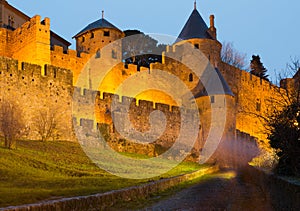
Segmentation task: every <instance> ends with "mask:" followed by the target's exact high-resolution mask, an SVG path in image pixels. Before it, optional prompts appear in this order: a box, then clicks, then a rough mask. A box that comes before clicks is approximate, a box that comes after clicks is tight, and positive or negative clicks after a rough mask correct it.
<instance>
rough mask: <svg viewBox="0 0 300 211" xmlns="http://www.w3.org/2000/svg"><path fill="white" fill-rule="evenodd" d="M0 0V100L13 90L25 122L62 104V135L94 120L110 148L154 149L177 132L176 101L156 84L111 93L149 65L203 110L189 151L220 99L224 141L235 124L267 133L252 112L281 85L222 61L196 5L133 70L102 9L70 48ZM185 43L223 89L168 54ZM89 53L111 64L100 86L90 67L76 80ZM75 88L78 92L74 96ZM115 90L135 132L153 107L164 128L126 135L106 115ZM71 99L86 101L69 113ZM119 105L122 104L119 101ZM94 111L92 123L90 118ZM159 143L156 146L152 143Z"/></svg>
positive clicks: (145, 125) (45, 23)
mask: <svg viewBox="0 0 300 211" xmlns="http://www.w3.org/2000/svg"><path fill="white" fill-rule="evenodd" d="M0 4H1V14H0V18H1V19H0V23H1V28H0V40H1V42H0V55H1V58H0V63H1V64H0V68H1V69H0V85H1V91H0V100H3V99H5V98H9V97H11V98H13V99H15V100H16V101H17V103H18V104H20V105H22V107H23V110H24V117H25V118H26V120H27V124H28V128H30V127H31V124H32V121H33V118H32V117H33V116H34V114H35V113H36V112H38V111H39V110H40V109H43V108H56V107H60V108H61V109H62V111H63V112H62V116H63V119H64V120H65V125H66V127H67V130H65V131H67V132H65V133H64V134H63V136H62V137H61V138H63V139H72V138H71V137H72V135H71V134H72V132H71V131H72V127H73V126H72V122H74V123H75V125H80V126H84V127H88V128H91V130H92V129H93V128H95V127H96V126H98V128H99V127H101V128H102V131H104V132H105V133H109V134H110V136H111V137H112V138H110V139H111V140H110V141H111V145H112V146H113V148H115V149H117V150H119V151H129V152H138V153H148V154H151V153H152V154H151V155H155V153H159V151H160V150H161V151H163V150H164V148H167V147H169V146H170V145H171V144H172V143H173V142H174V139H176V136H178V133H179V132H178V131H179V128H180V109H179V107H180V106H181V105H180V104H178V103H176V102H174V100H172V98H170V96H168V95H166V94H164V93H161V92H159V91H156V92H155V91H153V92H152V93H149V92H144V93H141V94H139V95H138V96H136V95H135V96H121V95H114V94H116V91H117V88H118V87H119V85H120V84H122V83H123V82H124V81H125V80H126V79H127V78H129V77H130V76H132V75H134V74H142V73H143V72H146V73H149V74H151V72H153V71H154V70H163V71H165V72H167V73H170V74H173V75H175V76H177V77H178V78H179V79H180V80H181V81H182V82H183V83H184V84H185V85H186V86H187V87H188V88H189V90H191V92H192V93H193V94H194V97H195V101H196V103H197V106H198V108H199V113H200V116H201V127H200V128H199V135H198V138H197V141H196V143H195V146H194V152H195V154H197V153H199V151H200V150H201V147H202V145H203V143H204V142H205V139H206V138H207V136H208V132H209V130H210V128H209V127H210V122H211V111H212V109H216V110H217V109H218V108H219V107H220V105H221V104H222V105H224V104H226V106H225V107H226V109H227V110H226V125H225V133H224V135H223V139H224V140H231V139H235V138H236V131H239V132H242V133H246V134H249V135H250V136H253V137H256V138H257V139H259V140H265V139H266V135H265V134H264V128H263V125H262V122H260V120H259V119H258V118H255V115H260V114H263V113H264V112H266V111H267V109H268V104H267V103H268V100H269V99H271V98H274V97H276V96H277V95H278V90H280V89H282V88H286V86H285V87H282V88H280V87H277V86H275V85H273V84H271V83H270V82H268V81H265V80H262V79H260V78H258V77H256V76H254V75H251V74H250V73H248V72H246V71H244V70H240V69H237V68H235V67H233V66H231V65H229V64H226V63H224V62H222V60H221V49H222V45H221V43H220V42H219V41H218V40H217V30H216V28H215V20H214V16H213V15H212V16H210V26H209V27H208V26H207V25H206V23H205V21H204V20H203V19H202V17H201V15H200V14H199V12H198V10H197V8H196V5H195V8H194V10H193V11H192V14H191V15H190V17H189V19H188V21H187V22H186V24H185V26H184V27H183V29H182V31H181V33H180V35H179V36H178V39H177V40H176V42H175V43H174V44H173V45H172V46H167V48H166V50H165V52H163V54H162V62H161V63H152V64H151V65H150V68H144V67H142V68H140V69H138V67H137V66H136V65H132V64H129V65H125V64H124V63H122V62H120V61H122V50H121V43H120V42H118V40H119V39H121V38H124V37H125V34H124V32H123V31H122V30H120V29H119V28H117V27H116V26H114V25H113V24H111V23H110V22H109V21H107V20H106V19H105V18H104V15H102V18H100V19H99V20H97V21H95V22H93V23H91V24H89V25H87V26H86V27H85V28H84V29H83V30H81V31H80V32H78V33H77V34H75V36H74V37H73V38H75V39H76V50H71V49H69V48H68V47H69V46H70V43H69V42H68V41H66V40H65V39H64V38H62V37H60V36H59V35H57V34H56V33H54V32H52V31H51V28H50V19H49V18H45V19H41V17H40V16H34V17H32V18H29V17H28V16H27V15H25V14H24V13H22V12H20V11H19V10H17V9H16V8H14V7H12V6H11V5H9V4H8V3H7V1H5V0H1V1H0ZM111 43H113V44H112V45H111V47H110V48H109V52H108V53H107V52H104V51H107V49H105V46H107V45H109V44H111ZM186 43H189V44H191V45H192V46H193V47H194V49H199V50H200V51H201V52H203V54H204V55H205V56H206V58H207V60H208V61H210V64H212V66H213V68H214V70H215V71H216V73H217V74H218V77H219V79H220V81H221V83H222V86H223V88H224V92H225V93H224V94H223V96H220V94H218V93H215V94H214V93H212V94H210V95H208V94H205V93H204V92H203V90H202V89H200V88H199V78H198V77H197V76H196V75H195V74H194V73H193V72H192V71H191V70H190V68H188V67H187V66H185V65H183V64H182V63H181V61H174V60H173V59H170V58H172V57H174V54H176V53H178V52H180V51H181V50H182V49H181V48H182V46H183V45H184V44H186ZM95 57H96V58H97V59H98V60H97V61H102V62H103V63H104V64H107V65H108V66H110V65H111V66H112V67H113V68H112V69H111V70H110V72H109V73H108V74H107V75H106V76H105V79H104V83H102V84H101V86H100V87H99V84H97V83H94V79H95V78H96V77H97V76H95V75H92V73H91V74H88V76H87V77H88V78H87V80H85V81H79V78H80V74H81V73H82V71H84V70H87V69H88V67H87V65H89V64H90V62H91V58H95ZM290 80H292V79H290ZM147 83H149V84H151V83H155V79H151V78H149V80H148V82H147ZM77 84H80V87H77ZM73 94H74V95H75V96H77V97H76V100H75V101H74V102H73V101H72V98H73ZM114 97H117V98H118V101H119V102H123V101H128V100H130V101H131V104H130V105H131V106H130V108H131V109H130V112H129V116H130V120H131V121H132V124H133V125H134V126H135V127H136V128H137V129H138V130H139V131H141V132H145V131H147V130H149V115H150V113H151V112H152V111H154V110H160V111H162V112H163V113H165V115H166V118H167V124H168V128H167V130H166V131H165V132H164V134H163V135H162V136H161V137H160V138H159V140H157V141H156V142H155V143H154V144H150V145H147V146H142V147H137V146H136V145H134V144H131V143H130V142H126V141H125V140H123V139H122V137H120V136H119V134H118V133H117V132H116V131H115V129H114V126H113V124H112V122H113V121H112V117H111V116H112V115H121V114H118V111H117V110H115V111H113V110H112V109H111V101H112V98H114ZM72 103H74V104H75V105H73V106H75V107H76V106H78V105H80V106H81V107H83V108H85V107H86V110H85V111H84V112H81V113H80V115H79V114H78V116H72ZM90 104H93V105H94V104H95V108H94V111H91V109H90V108H89V105H90ZM117 108H119V109H121V110H122V106H121V105H120V106H119V107H118V106H117ZM92 110H93V109H92ZM94 112H95V115H96V120H97V121H96V122H93V121H91V120H90V119H92V117H91V114H93V113H94ZM186 112H189V111H186ZM124 118H125V117H124ZM121 119H122V118H121ZM29 138H32V139H35V138H36V135H35V134H34V133H30V135H29ZM125 142H126V143H125ZM141 145H143V144H141ZM158 146H159V147H161V148H160V149H158V148H159V147H158Z"/></svg>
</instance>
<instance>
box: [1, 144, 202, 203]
mask: <svg viewBox="0 0 300 211" xmlns="http://www.w3.org/2000/svg"><path fill="white" fill-rule="evenodd" d="M125 155H127V156H131V157H132V156H136V157H137V158H145V157H144V156H137V155H132V154H125ZM200 168H201V166H200V165H198V164H195V163H188V162H183V163H181V164H180V165H179V166H177V167H176V168H174V169H172V170H171V171H169V172H168V173H166V174H164V175H162V176H160V177H170V176H174V175H179V174H182V173H187V172H192V171H195V170H198V169H200ZM160 177H157V178H154V179H159V178H160ZM147 181H148V180H146V179H144V180H133V179H124V178H120V177H117V176H114V175H111V174H109V173H107V172H105V171H104V170H101V169H99V168H98V167H97V166H96V165H94V164H93V163H92V162H91V161H90V160H89V158H88V157H87V156H86V155H85V154H84V152H83V150H82V149H81V147H80V145H79V144H78V143H71V142H64V141H55V142H40V141H18V144H17V149H15V150H8V149H5V148H3V142H1V141H0V207H6V206H12V205H20V204H27V203H34V202H37V201H41V200H47V199H55V198H59V197H65V196H78V195H88V194H94V193H100V192H106V191H109V190H115V189H120V188H124V187H128V186H133V185H137V184H141V183H145V182H147Z"/></svg>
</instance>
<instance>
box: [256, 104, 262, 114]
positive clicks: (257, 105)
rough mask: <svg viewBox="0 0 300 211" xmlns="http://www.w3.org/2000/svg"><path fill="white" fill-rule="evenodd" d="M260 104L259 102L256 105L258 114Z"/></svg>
mask: <svg viewBox="0 0 300 211" xmlns="http://www.w3.org/2000/svg"><path fill="white" fill-rule="evenodd" d="M260 110H261V104H260V103H259V102H257V103H256V111H258V112H260Z"/></svg>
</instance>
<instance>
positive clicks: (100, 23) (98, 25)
mask: <svg viewBox="0 0 300 211" xmlns="http://www.w3.org/2000/svg"><path fill="white" fill-rule="evenodd" d="M101 28H108V29H117V30H119V31H121V30H120V29H118V28H117V27H116V26H114V25H113V24H111V23H110V22H108V21H107V20H105V19H104V18H101V19H99V20H97V21H95V22H93V23H91V24H89V25H88V26H87V27H85V28H84V29H82V30H81V31H80V32H78V33H77V34H76V35H75V36H74V37H78V36H79V35H81V34H83V33H85V32H87V31H90V30H93V29H101ZM74 37H73V38H74Z"/></svg>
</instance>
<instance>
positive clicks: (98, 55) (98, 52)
mask: <svg viewBox="0 0 300 211" xmlns="http://www.w3.org/2000/svg"><path fill="white" fill-rule="evenodd" d="M100 57H101V52H100V49H98V50H97V52H96V56H95V58H96V59H99V58H100Z"/></svg>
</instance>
